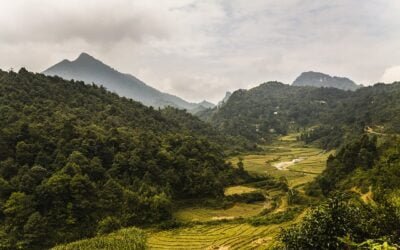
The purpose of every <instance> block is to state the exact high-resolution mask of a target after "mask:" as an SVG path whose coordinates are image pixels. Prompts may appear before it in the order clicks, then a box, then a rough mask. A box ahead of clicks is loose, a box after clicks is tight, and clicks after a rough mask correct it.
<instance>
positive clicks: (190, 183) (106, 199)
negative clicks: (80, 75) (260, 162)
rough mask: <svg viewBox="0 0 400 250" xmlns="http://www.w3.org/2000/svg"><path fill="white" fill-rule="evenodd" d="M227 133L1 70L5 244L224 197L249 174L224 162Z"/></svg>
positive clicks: (153, 216) (75, 234) (51, 238)
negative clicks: (223, 142)
mask: <svg viewBox="0 0 400 250" xmlns="http://www.w3.org/2000/svg"><path fill="white" fill-rule="evenodd" d="M219 138H221V137H220V136H219V135H218V133H217V132H215V130H213V129H212V128H211V127H210V126H209V125H206V124H205V123H204V122H202V121H200V120H199V119H198V118H195V117H193V116H191V115H189V114H187V113H185V112H184V111H177V110H175V109H172V108H169V109H166V110H161V111H160V110H154V109H153V108H151V107H150V108H148V107H145V106H143V105H142V104H140V103H138V102H134V101H132V100H130V99H126V98H121V97H118V96H117V95H116V94H112V93H110V92H108V91H106V90H105V89H104V88H103V87H98V86H95V85H93V86H91V85H85V84H84V83H83V82H74V81H65V80H62V79H61V78H58V77H46V76H44V75H41V74H33V73H29V72H27V71H26V70H25V69H21V70H20V71H19V72H18V73H15V72H12V71H11V72H2V71H0V203H1V204H2V207H1V213H0V224H1V230H2V234H1V237H0V238H1V242H0V244H3V246H5V247H4V248H10V249H14V248H16V247H19V248H29V249H35V248H36V249H43V248H46V247H48V246H51V245H53V244H55V243H62V242H68V241H72V240H75V239H79V238H83V237H89V236H93V235H95V234H96V232H98V233H105V232H109V231H111V230H114V229H117V228H119V227H122V226H130V225H142V224H149V223H156V222H159V221H163V220H167V219H169V218H170V217H171V204H172V201H174V200H176V199H181V198H190V197H196V198H198V197H219V196H222V195H223V190H224V189H223V188H224V186H226V185H229V184H233V183H232V181H231V180H238V181H240V180H242V179H243V178H244V179H246V178H248V175H247V173H246V172H245V171H244V170H243V169H241V170H238V169H237V168H233V167H232V166H231V165H230V164H228V163H225V161H224V157H225V155H224V152H223V150H222V147H221V146H220V145H219V140H220V139H219ZM7 246H8V247H7Z"/></svg>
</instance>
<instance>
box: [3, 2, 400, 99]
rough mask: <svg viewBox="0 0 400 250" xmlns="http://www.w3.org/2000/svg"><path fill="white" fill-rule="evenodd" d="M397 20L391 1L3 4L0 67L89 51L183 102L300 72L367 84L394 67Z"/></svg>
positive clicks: (42, 64) (399, 36)
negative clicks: (350, 79) (184, 99)
mask: <svg viewBox="0 0 400 250" xmlns="http://www.w3.org/2000/svg"><path fill="white" fill-rule="evenodd" d="M399 12H400V2H398V1H391V0H372V1H359V0H337V1H315V0H268V1H265V0H252V1H247V0H165V1H156V0H146V1H139V0H115V1H112V2H110V1H108V0H85V1H78V0H70V1H54V0H14V1H6V2H4V3H2V14H1V15H0V55H1V56H0V67H1V68H3V69H9V68H11V67H14V68H18V67H21V66H25V67H27V68H28V69H30V70H34V71H42V70H44V69H45V68H47V67H48V66H50V65H52V64H54V63H56V62H58V61H60V60H62V59H64V58H67V59H74V58H76V57H77V55H78V54H79V53H80V52H82V51H86V52H88V53H89V54H92V55H93V56H95V57H97V58H99V59H101V60H103V61H104V62H105V63H107V64H109V65H111V66H113V67H114V68H117V69H119V70H121V71H122V72H126V73H131V74H133V75H135V76H137V77H139V78H140V79H142V80H143V81H144V82H146V83H148V84H150V85H151V86H154V87H156V88H158V89H160V90H162V91H167V92H170V93H172V94H177V95H179V96H181V97H183V98H186V99H188V100H190V101H201V100H203V99H208V100H211V101H214V102H217V101H218V100H219V99H220V98H222V97H223V96H224V94H225V91H227V90H235V89H237V88H248V87H252V86H256V85H258V84H260V83H262V82H265V81H268V80H280V81H283V82H285V83H291V82H292V81H293V80H294V79H295V77H296V76H297V75H298V74H300V73H301V72H302V71H306V70H315V71H322V72H325V73H328V74H333V75H339V76H347V77H350V78H352V79H353V80H355V81H356V82H358V83H363V84H371V83H374V82H376V81H379V80H380V79H381V76H382V72H384V71H385V69H387V68H389V67H390V65H400V43H399V42H398V41H399V40H400V16H399V15H398V13H399Z"/></svg>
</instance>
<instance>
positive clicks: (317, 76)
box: [292, 71, 361, 91]
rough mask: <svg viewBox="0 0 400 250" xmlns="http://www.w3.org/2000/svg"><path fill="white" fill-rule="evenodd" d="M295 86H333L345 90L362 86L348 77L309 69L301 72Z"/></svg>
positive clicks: (294, 83)
mask: <svg viewBox="0 0 400 250" xmlns="http://www.w3.org/2000/svg"><path fill="white" fill-rule="evenodd" d="M292 85H293V86H311V87H331V88H338V89H343V90H353V91H354V90H356V89H358V88H360V87H361V86H359V85H357V84H356V83H355V82H353V81H352V80H350V79H349V78H346V77H337V76H333V77H332V76H330V75H327V74H324V73H320V72H314V71H308V72H303V73H301V75H300V76H298V77H297V78H296V80H294V82H293V84H292Z"/></svg>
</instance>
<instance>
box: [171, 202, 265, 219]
mask: <svg viewBox="0 0 400 250" xmlns="http://www.w3.org/2000/svg"><path fill="white" fill-rule="evenodd" d="M265 206H266V205H265V204H264V203H263V202H259V203H255V204H245V203H237V204H235V205H234V206H233V207H230V208H228V209H212V208H201V207H192V208H183V209H180V210H179V211H177V212H176V213H175V214H174V217H175V218H176V219H178V220H181V221H210V220H222V219H228V220H229V219H234V218H237V217H243V218H247V217H251V216H255V215H257V214H259V213H260V212H261V211H262V210H263V209H264V208H265Z"/></svg>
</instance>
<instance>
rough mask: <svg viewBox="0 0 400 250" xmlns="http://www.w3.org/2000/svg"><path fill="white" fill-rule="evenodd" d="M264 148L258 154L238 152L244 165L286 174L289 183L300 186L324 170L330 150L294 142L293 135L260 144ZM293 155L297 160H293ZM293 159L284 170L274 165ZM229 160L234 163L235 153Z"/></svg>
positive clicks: (272, 173)
mask: <svg viewBox="0 0 400 250" xmlns="http://www.w3.org/2000/svg"><path fill="white" fill-rule="evenodd" d="M264 149H265V151H264V152H263V153H262V154H251V155H244V156H241V157H242V158H243V163H244V167H245V169H246V170H247V171H250V172H254V173H259V174H269V175H272V176H274V177H277V178H279V177H282V176H283V177H285V178H287V180H288V183H289V186H291V187H297V186H301V185H303V184H305V183H308V182H310V181H312V180H313V179H314V178H315V177H316V176H317V175H318V174H320V173H321V172H322V171H323V170H324V168H325V163H326V159H327V158H328V156H329V155H330V154H331V153H333V152H325V151H323V150H321V149H318V148H315V147H310V146H306V145H304V144H303V143H301V142H297V141H296V140H295V136H294V135H290V136H286V137H282V138H281V139H280V140H279V141H277V142H275V143H273V144H272V145H268V146H264ZM296 159H300V160H298V161H296ZM293 160H295V162H294V163H293V164H289V165H288V166H287V167H285V169H286V170H280V169H278V168H277V167H276V166H277V164H279V163H282V162H283V163H285V162H291V161H293ZM230 161H231V162H232V163H233V164H236V163H237V161H238V157H234V158H231V159H230Z"/></svg>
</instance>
